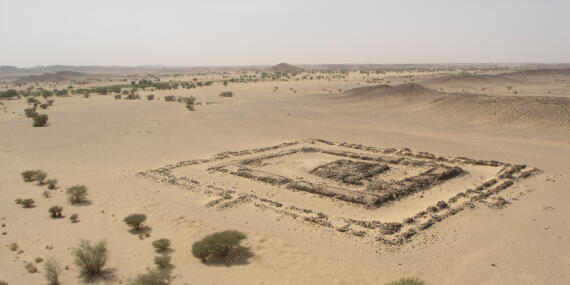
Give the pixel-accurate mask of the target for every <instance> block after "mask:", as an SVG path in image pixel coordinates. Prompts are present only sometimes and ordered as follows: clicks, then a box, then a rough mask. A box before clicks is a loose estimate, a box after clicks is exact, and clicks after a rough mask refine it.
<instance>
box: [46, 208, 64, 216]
mask: <svg viewBox="0 0 570 285" xmlns="http://www.w3.org/2000/svg"><path fill="white" fill-rule="evenodd" d="M49 212H50V214H51V217H52V218H61V217H62V215H61V212H63V207H60V206H53V207H51V208H49Z"/></svg>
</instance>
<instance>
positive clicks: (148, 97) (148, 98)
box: [146, 94, 154, 101]
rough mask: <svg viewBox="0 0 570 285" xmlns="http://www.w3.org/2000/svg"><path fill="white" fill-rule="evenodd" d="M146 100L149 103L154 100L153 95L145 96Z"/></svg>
mask: <svg viewBox="0 0 570 285" xmlns="http://www.w3.org/2000/svg"><path fill="white" fill-rule="evenodd" d="M146 99H147V100H149V101H150V100H154V95H153V94H149V95H146Z"/></svg>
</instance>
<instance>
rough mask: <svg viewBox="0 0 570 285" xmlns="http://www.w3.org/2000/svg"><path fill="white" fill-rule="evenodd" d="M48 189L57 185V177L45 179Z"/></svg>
mask: <svg viewBox="0 0 570 285" xmlns="http://www.w3.org/2000/svg"><path fill="white" fill-rule="evenodd" d="M46 184H47V186H48V189H50V190H53V189H55V188H56V187H57V179H48V180H47V181H46Z"/></svg>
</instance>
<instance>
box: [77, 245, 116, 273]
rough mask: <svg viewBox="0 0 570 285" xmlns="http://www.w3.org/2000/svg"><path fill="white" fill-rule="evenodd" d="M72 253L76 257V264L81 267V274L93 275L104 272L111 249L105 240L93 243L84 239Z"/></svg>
mask: <svg viewBox="0 0 570 285" xmlns="http://www.w3.org/2000/svg"><path fill="white" fill-rule="evenodd" d="M72 255H73V256H74V257H75V264H76V265H77V266H79V268H80V269H81V274H82V275H84V276H90V277H93V276H97V275H100V274H101V273H102V270H103V267H104V266H105V263H107V258H108V256H109V251H108V250H107V246H106V244H105V241H99V242H97V243H95V244H91V242H90V241H87V240H82V241H81V242H80V244H79V246H78V247H76V248H75V249H73V251H72Z"/></svg>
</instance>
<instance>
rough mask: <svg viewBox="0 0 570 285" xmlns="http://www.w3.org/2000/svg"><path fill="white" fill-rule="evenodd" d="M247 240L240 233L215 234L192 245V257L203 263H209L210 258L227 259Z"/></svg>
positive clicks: (225, 232) (224, 232)
mask: <svg viewBox="0 0 570 285" xmlns="http://www.w3.org/2000/svg"><path fill="white" fill-rule="evenodd" d="M245 238H246V236H245V235H244V234H243V233H240V232H238V231H223V232H218V233H214V234H211V235H209V236H206V237H205V238H204V239H202V240H201V241H197V242H195V243H194V244H192V255H194V257H196V258H200V259H201V260H202V261H203V262H207V259H208V257H210V256H213V257H222V258H225V257H227V256H229V255H230V253H231V251H232V250H233V249H234V248H236V247H237V246H239V244H240V242H241V240H243V239H245Z"/></svg>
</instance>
